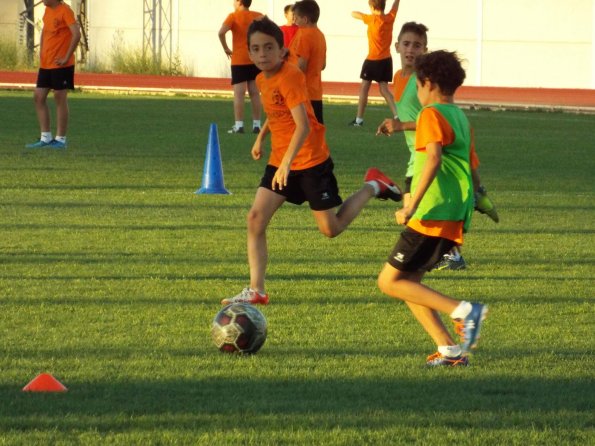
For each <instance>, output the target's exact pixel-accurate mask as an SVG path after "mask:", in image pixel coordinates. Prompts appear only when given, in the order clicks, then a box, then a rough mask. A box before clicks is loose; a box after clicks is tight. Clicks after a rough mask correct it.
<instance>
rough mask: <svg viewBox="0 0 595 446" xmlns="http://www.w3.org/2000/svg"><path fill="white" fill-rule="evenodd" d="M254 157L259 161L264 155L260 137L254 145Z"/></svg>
mask: <svg viewBox="0 0 595 446" xmlns="http://www.w3.org/2000/svg"><path fill="white" fill-rule="evenodd" d="M251 154H252V159H253V160H255V161H258V160H259V159H260V158H261V157H262V140H261V139H260V138H256V141H254V144H253V145H252V150H251Z"/></svg>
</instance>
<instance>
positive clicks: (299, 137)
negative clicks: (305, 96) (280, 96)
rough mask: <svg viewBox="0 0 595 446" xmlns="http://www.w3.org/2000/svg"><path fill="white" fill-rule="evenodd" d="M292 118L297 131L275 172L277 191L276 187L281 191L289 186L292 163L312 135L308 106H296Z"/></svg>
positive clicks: (274, 182)
mask: <svg viewBox="0 0 595 446" xmlns="http://www.w3.org/2000/svg"><path fill="white" fill-rule="evenodd" d="M291 116H292V117H293V121H294V122H295V130H294V131H293V135H292V136H291V141H289V146H288V147H287V150H286V152H285V155H284V156H283V159H282V160H281V164H280V165H279V168H278V169H277V172H275V176H274V177H273V184H272V189H273V190H275V189H276V186H275V185H278V186H279V190H282V189H283V187H284V186H287V178H288V177H289V171H290V168H291V163H292V162H293V159H294V158H295V156H296V155H297V153H298V151H299V150H300V149H301V148H302V146H303V145H304V142H305V141H306V138H307V137H308V134H309V133H310V124H309V123H308V114H307V113H306V106H305V105H304V104H303V103H302V104H299V105H296V106H295V107H293V108H292V109H291Z"/></svg>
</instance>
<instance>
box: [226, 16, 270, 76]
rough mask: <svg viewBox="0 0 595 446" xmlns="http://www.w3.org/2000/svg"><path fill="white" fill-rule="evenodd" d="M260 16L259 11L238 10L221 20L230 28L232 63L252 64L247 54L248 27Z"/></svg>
mask: <svg viewBox="0 0 595 446" xmlns="http://www.w3.org/2000/svg"><path fill="white" fill-rule="evenodd" d="M260 17H262V14H261V13H260V12H255V11H246V10H240V11H235V12H232V13H231V14H229V15H228V16H227V18H226V19H225V21H224V22H223V24H224V25H226V26H228V27H229V28H230V29H231V39H232V43H231V45H232V46H231V64H232V65H252V61H251V60H250V57H249V56H248V27H249V26H250V24H251V23H252V22H253V21H254V20H255V19H258V18H260Z"/></svg>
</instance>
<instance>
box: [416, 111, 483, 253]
mask: <svg viewBox="0 0 595 446" xmlns="http://www.w3.org/2000/svg"><path fill="white" fill-rule="evenodd" d="M424 113H425V115H424V119H423V121H422V126H418V127H417V129H416V144H417V145H418V147H423V149H419V148H418V149H417V150H425V147H427V146H428V144H430V143H439V144H440V145H441V146H442V147H444V146H447V145H449V144H452V143H453V142H454V140H455V134H454V130H453V129H452V126H451V125H450V124H449V123H448V121H447V120H446V118H444V116H442V114H440V112H438V110H436V109H435V108H431V107H430V108H426V109H424ZM469 161H470V163H469V164H470V166H471V168H472V169H476V168H477V167H478V166H479V159H478V158H477V154H476V153H475V142H474V137H473V130H472V131H471V148H470V159H469ZM463 224H464V222H462V221H447V220H417V219H411V220H409V223H407V226H409V227H410V228H411V229H413V230H414V231H417V232H419V233H421V234H425V235H427V236H430V237H442V238H445V239H448V240H452V241H454V242H455V243H457V244H459V245H462V244H463Z"/></svg>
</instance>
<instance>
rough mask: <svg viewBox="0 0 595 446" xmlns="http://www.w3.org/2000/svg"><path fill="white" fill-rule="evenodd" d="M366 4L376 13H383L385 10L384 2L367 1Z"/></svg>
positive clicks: (376, 0)
mask: <svg viewBox="0 0 595 446" xmlns="http://www.w3.org/2000/svg"><path fill="white" fill-rule="evenodd" d="M368 4H369V5H370V6H371V7H372V8H374V9H375V10H377V11H382V12H384V8H386V0H369V1H368Z"/></svg>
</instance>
